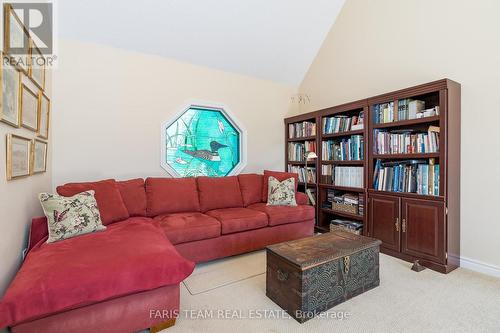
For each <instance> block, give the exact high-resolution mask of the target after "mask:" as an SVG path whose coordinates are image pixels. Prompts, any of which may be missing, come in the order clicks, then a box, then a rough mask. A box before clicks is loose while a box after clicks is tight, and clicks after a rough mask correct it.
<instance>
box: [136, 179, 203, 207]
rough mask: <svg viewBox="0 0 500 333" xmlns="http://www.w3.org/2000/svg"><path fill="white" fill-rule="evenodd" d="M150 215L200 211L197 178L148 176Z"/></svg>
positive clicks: (147, 191)
mask: <svg viewBox="0 0 500 333" xmlns="http://www.w3.org/2000/svg"><path fill="white" fill-rule="evenodd" d="M146 196H147V201H148V216H156V215H160V214H168V213H182V212H198V211H200V203H199V201H198V188H197V186H196V178H147V179H146Z"/></svg>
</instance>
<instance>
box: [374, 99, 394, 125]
mask: <svg viewBox="0 0 500 333" xmlns="http://www.w3.org/2000/svg"><path fill="white" fill-rule="evenodd" d="M393 121H394V102H389V103H381V104H375V105H374V106H373V122H374V123H375V124H384V123H391V122H393Z"/></svg>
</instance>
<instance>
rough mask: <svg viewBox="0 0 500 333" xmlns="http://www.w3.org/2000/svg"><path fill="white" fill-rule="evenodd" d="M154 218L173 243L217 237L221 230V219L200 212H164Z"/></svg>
mask: <svg viewBox="0 0 500 333" xmlns="http://www.w3.org/2000/svg"><path fill="white" fill-rule="evenodd" d="M154 219H155V221H158V222H159V223H160V226H161V227H162V229H163V231H164V232H165V235H167V237H168V239H169V240H170V241H171V242H172V244H180V243H186V242H192V241H197V240H201V239H208V238H215V237H219V236H220V232H221V227H220V223H219V221H217V220H216V219H215V218H213V217H211V216H208V215H205V214H202V213H199V212H192V213H174V214H164V215H158V216H156V217H155V218H154Z"/></svg>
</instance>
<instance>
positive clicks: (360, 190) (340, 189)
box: [319, 183, 365, 193]
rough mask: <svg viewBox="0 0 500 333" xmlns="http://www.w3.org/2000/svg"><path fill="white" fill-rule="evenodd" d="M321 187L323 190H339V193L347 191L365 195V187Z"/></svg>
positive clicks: (329, 185) (322, 185)
mask: <svg viewBox="0 0 500 333" xmlns="http://www.w3.org/2000/svg"><path fill="white" fill-rule="evenodd" d="M319 187H323V188H329V189H332V190H339V191H347V192H358V193H364V192H365V189H364V188H363V187H344V186H336V185H332V184H321V183H320V184H319Z"/></svg>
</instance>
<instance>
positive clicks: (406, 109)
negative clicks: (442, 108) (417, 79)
mask: <svg viewBox="0 0 500 333" xmlns="http://www.w3.org/2000/svg"><path fill="white" fill-rule="evenodd" d="M437 115H439V106H433V107H431V108H428V109H426V108H425V101H421V100H414V99H411V98H406V99H400V100H398V109H397V111H396V112H395V110H394V102H389V103H381V104H375V105H374V106H373V121H374V123H375V124H385V123H392V122H395V121H402V120H411V119H420V118H425V117H432V116H437Z"/></svg>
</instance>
